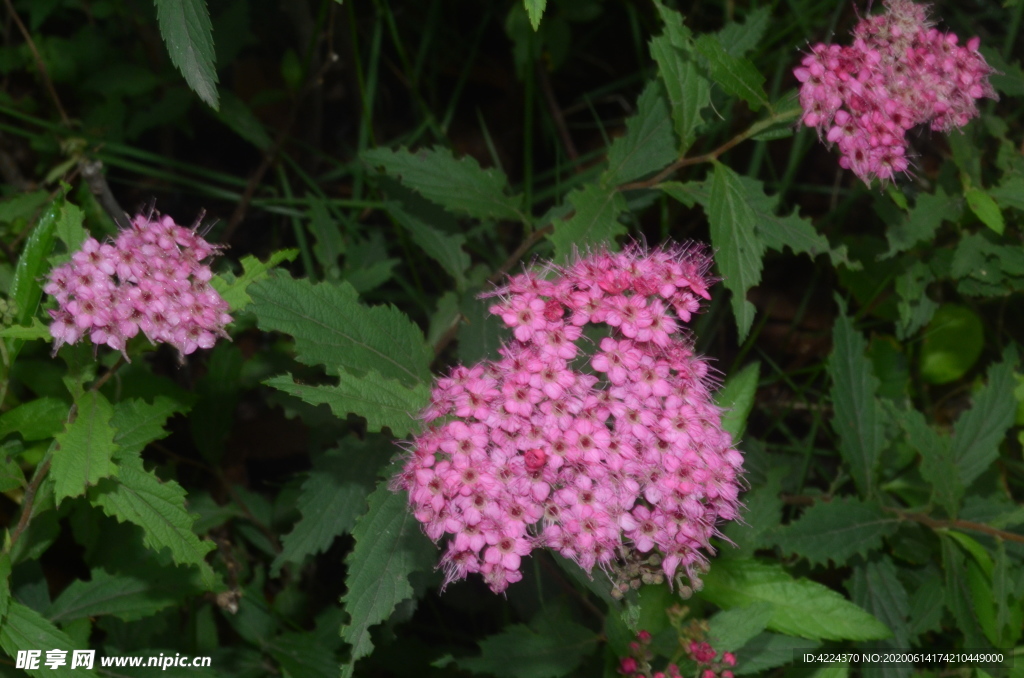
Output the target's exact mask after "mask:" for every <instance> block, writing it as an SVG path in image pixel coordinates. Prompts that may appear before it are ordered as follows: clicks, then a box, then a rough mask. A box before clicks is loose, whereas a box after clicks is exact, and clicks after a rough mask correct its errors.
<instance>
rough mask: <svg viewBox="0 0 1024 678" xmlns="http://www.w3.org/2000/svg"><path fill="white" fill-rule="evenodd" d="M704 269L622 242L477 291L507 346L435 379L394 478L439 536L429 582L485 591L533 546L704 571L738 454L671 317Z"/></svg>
mask: <svg viewBox="0 0 1024 678" xmlns="http://www.w3.org/2000/svg"><path fill="white" fill-rule="evenodd" d="M710 263H711V261H710V258H709V257H708V256H707V255H706V254H705V253H704V251H703V250H702V249H701V248H699V247H696V246H672V247H667V248H663V249H658V250H654V251H646V250H645V249H644V248H642V247H640V246H637V245H634V246H631V247H628V248H627V249H626V250H625V251H623V252H620V253H612V252H608V251H606V250H601V251H597V252H594V253H592V254H590V255H589V256H585V257H581V258H579V259H578V260H577V261H576V262H575V263H574V264H572V265H570V266H568V267H559V266H555V265H548V266H547V267H546V268H545V269H544V270H543V271H542V272H540V273H534V272H527V273H522V274H520V275H516V276H513V277H512V278H510V280H509V281H508V284H507V285H505V286H504V287H502V288H500V289H498V290H496V291H495V292H494V294H493V296H495V297H497V303H495V304H494V305H493V306H492V307H491V308H490V311H491V313H493V314H495V315H497V316H499V317H500V318H502V320H503V321H504V322H505V324H506V325H507V326H508V327H509V328H511V329H512V332H513V335H514V339H513V340H512V341H511V342H509V343H508V344H506V345H505V346H504V347H503V348H502V349H501V350H500V351H499V353H500V354H501V357H500V358H499V359H497V360H493V361H492V360H485V361H483V362H481V363H479V364H477V365H473V366H471V367H466V366H458V367H456V368H454V369H453V370H452V371H451V373H450V374H449V375H448V376H447V377H444V378H442V379H439V380H438V382H437V384H436V386H435V388H434V390H433V393H432V395H431V403H430V405H429V406H428V407H427V409H426V410H425V411H424V412H423V415H422V416H423V419H424V420H425V421H426V422H427V427H426V430H425V431H424V432H423V433H421V434H420V435H418V436H416V438H415V439H414V440H413V441H412V444H411V446H410V450H409V454H408V457H407V459H406V461H405V465H404V468H403V470H402V471H401V473H400V474H399V475H398V476H397V477H396V479H395V482H394V487H395V488H396V489H404V490H408V492H409V503H410V506H411V509H412V511H413V513H414V515H415V516H416V518H417V519H418V520H419V521H420V522H422V523H423V525H424V527H425V530H426V533H427V535H428V536H430V538H431V539H433V540H435V541H438V540H440V539H441V538H442V537H443V536H444V535H445V534H449V535H451V538H450V539H449V540H448V543H447V549H446V552H445V554H444V556H443V558H442V565H443V566H444V568H445V570H446V573H447V582H451V581H453V580H456V579H460V578H463V577H465V576H466V575H468V574H470V573H480V574H481V575H483V577H484V579H485V581H486V582H487V584H488V585H489V586H490V588H491V590H493V591H495V592H501V591H503V590H504V589H505V588H506V587H507V586H508V585H509V584H511V583H513V582H516V581H519V579H521V578H522V575H521V573H520V569H519V568H520V563H521V559H522V557H523V556H525V555H527V554H529V553H530V552H531V551H532V550H533V549H534V548H538V547H548V548H551V549H553V550H555V551H557V552H558V553H560V554H562V555H563V556H565V557H566V558H570V559H572V560H574V561H575V562H576V563H578V564H579V565H580V566H581V567H582V568H583V569H584V570H587V571H588V572H589V571H591V570H592V569H593V568H594V567H595V566H597V567H601V568H603V569H605V570H606V571H609V572H610V573H611V574H613V575H620V574H622V573H619V572H617V570H618V569H620V565H621V564H622V563H632V564H633V565H634V566H636V565H637V563H638V562H639V559H638V558H637V557H636V554H637V553H640V554H647V555H645V556H644V561H643V562H644V563H647V564H649V565H652V566H653V567H656V568H657V569H658V576H659V577H661V576H662V575H664V576H667V577H668V579H669V580H670V581H672V580H673V579H674V577H675V575H676V574H677V572H683V573H686V574H687V575H689V576H690V577H691V578H692V579H696V577H698V576H699V573H700V572H702V571H704V570H703V567H704V565H705V563H704V560H705V555H704V552H708V551H710V550H711V547H710V546H709V540H710V538H711V537H712V536H714V535H716V534H717V531H716V523H717V522H718V520H719V519H724V520H731V519H734V518H736V517H737V507H738V502H737V495H738V493H739V483H738V481H739V474H740V473H741V465H742V462H743V458H742V456H741V455H740V453H739V452H738V451H737V450H736V449H734V447H733V442H732V439H731V438H730V436H729V434H728V433H726V432H724V431H723V430H722V428H721V416H720V411H719V410H718V408H717V407H715V405H714V403H713V401H712V399H711V383H710V381H711V380H710V379H709V376H708V366H707V363H706V362H705V361H704V360H703V359H702V358H701V357H700V356H698V355H696V354H695V353H694V351H693V343H692V341H691V340H690V337H689V335H688V334H687V333H686V332H684V330H683V328H682V325H683V323H686V322H688V321H689V320H690V318H691V316H692V314H693V313H694V312H696V311H697V310H698V308H699V305H700V303H699V302H700V300H701V299H708V298H710V297H709V294H708V287H709V286H710V284H711V283H712V282H713V281H712V280H711V279H710V278H709V276H708V268H709V267H710ZM648 556H649V557H648ZM634 569H635V567H634ZM634 574H636V575H637V577H636V578H637V581H638V583H639V576H640V575H639V574H637V573H634ZM647 575H649V573H647ZM615 578H616V579H617V580H618V581H621V580H622V579H623V578H624V577H623V576H616V577H615ZM648 578H649V577H648ZM645 580H646V579H645ZM447 582H446V583H447ZM627 586H628V585H627Z"/></svg>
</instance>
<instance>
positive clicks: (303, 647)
mask: <svg viewBox="0 0 1024 678" xmlns="http://www.w3.org/2000/svg"><path fill="white" fill-rule="evenodd" d="M266 651H267V652H268V653H269V654H270V656H271V657H273V658H274V659H275V660H276V661H277V662H278V663H279V664H280V665H281V668H282V669H284V672H283V673H284V675H286V676H296V677H298V676H302V678H307V677H308V678H336V676H337V675H338V661H337V659H336V658H335V656H334V651H333V650H332V649H331V647H330V646H325V645H324V644H323V643H321V642H320V641H319V640H318V639H317V638H316V637H315V636H313V635H312V634H310V633H308V632H301V633H299V632H295V633H283V634H281V635H279V636H277V637H276V638H274V639H273V640H272V641H270V642H269V643H267V647H266Z"/></svg>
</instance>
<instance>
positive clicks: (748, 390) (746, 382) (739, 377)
mask: <svg viewBox="0 0 1024 678" xmlns="http://www.w3.org/2000/svg"><path fill="white" fill-rule="evenodd" d="M760 374H761V364H760V363H750V364H749V365H747V366H746V367H744V368H743V369H742V370H740V371H739V372H737V373H736V374H733V375H732V376H730V377H729V378H728V379H726V380H725V385H724V386H723V387H722V389H721V390H720V391H719V392H718V393H717V394H716V395H715V403H716V404H717V405H718V406H719V407H721V408H722V409H724V410H725V412H724V413H723V414H722V430H724V431H727V432H728V433H729V435H731V436H732V439H733V442H734V443H735V442H737V441H739V440H740V438H742V437H743V430H744V429H745V428H746V426H747V417H748V416H750V410H751V409H752V408H753V407H754V395H755V394H756V393H757V380H758V377H759V376H760Z"/></svg>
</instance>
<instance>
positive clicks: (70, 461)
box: [50, 391, 117, 504]
mask: <svg viewBox="0 0 1024 678" xmlns="http://www.w3.org/2000/svg"><path fill="white" fill-rule="evenodd" d="M75 407H76V408H77V416H76V417H75V419H74V421H72V422H71V423H70V424H68V425H67V427H66V428H65V430H64V432H63V433H59V434H57V436H56V440H57V444H58V445H59V446H60V447H59V449H56V450H54V452H53V457H52V458H51V460H52V462H51V467H50V475H51V476H52V477H53V481H54V494H55V499H56V500H57V503H58V504H59V503H60V501H61V500H62V499H64V498H65V497H78V496H81V495H82V494H84V493H85V490H86V488H88V487H90V486H93V485H96V483H98V482H99V481H100V479H101V478H107V477H109V476H112V475H114V474H115V473H117V467H116V466H115V465H114V462H113V461H111V459H112V458H113V456H114V452H115V451H116V450H117V444H116V443H115V442H114V436H115V435H116V433H117V431H116V430H115V429H114V427H113V426H111V424H110V420H111V418H112V417H113V416H114V408H113V407H112V406H111V404H110V403H109V402H108V401H107V399H106V398H104V397H103V396H102V395H101V394H100V393H98V392H96V391H86V392H85V393H83V394H82V396H81V397H79V398H78V399H77V400H76V401H75Z"/></svg>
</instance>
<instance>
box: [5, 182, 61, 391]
mask: <svg viewBox="0 0 1024 678" xmlns="http://www.w3.org/2000/svg"><path fill="white" fill-rule="evenodd" d="M63 205H64V200H63V199H62V198H58V199H57V200H54V201H53V202H52V203H50V206H49V207H47V208H46V210H45V211H44V212H43V214H42V216H41V217H40V218H39V222H38V223H37V224H36V226H35V228H33V229H32V232H31V233H30V234H29V236H28V239H27V240H26V241H25V246H24V247H23V248H22V250H21V256H20V257H18V263H17V264H16V265H15V267H14V278H13V279H12V280H11V287H10V293H9V295H8V297H9V299H10V303H12V304H13V305H14V309H15V314H14V319H13V323H12V325H15V326H17V325H22V326H24V325H29V324H30V323H32V322H33V319H34V318H35V315H36V309H37V308H38V307H39V300H40V299H41V298H42V296H43V286H42V283H43V280H44V278H45V273H46V269H47V266H48V264H47V261H46V260H47V258H48V257H49V256H50V251H51V250H53V243H54V241H55V240H56V235H55V232H56V224H57V220H58V219H59V218H60V215H61V208H62V207H63ZM4 341H5V342H6V343H7V356H6V357H5V358H4V360H3V361H0V381H4V380H6V379H7V369H8V368H7V367H6V365H13V364H14V359H15V358H17V357H18V353H19V352H20V351H21V346H22V344H23V343H24V342H23V340H22V339H20V338H17V337H10V338H7V339H5V340H4Z"/></svg>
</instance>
